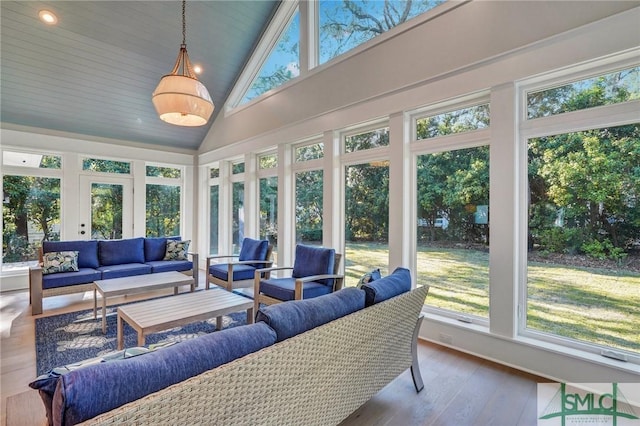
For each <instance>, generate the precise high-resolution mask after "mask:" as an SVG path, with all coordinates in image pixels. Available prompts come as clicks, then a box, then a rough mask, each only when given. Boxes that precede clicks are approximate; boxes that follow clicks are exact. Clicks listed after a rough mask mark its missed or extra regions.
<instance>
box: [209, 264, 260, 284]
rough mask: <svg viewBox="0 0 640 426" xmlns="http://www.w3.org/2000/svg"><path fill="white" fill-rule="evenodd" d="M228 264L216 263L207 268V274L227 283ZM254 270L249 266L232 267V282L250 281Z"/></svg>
mask: <svg viewBox="0 0 640 426" xmlns="http://www.w3.org/2000/svg"><path fill="white" fill-rule="evenodd" d="M228 265H229V264H228V263H216V264H214V265H211V266H210V267H209V274H211V275H213V276H214V277H216V278H218V279H220V280H223V281H227V279H228V278H229V277H228V275H229V266H228ZM255 270H256V268H254V267H253V266H251V265H233V278H232V281H242V280H252V279H253V277H254V271H255Z"/></svg>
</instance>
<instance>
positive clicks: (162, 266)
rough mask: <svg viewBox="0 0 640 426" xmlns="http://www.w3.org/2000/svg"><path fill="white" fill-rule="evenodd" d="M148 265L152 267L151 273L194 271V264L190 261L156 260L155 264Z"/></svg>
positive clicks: (148, 263)
mask: <svg viewBox="0 0 640 426" xmlns="http://www.w3.org/2000/svg"><path fill="white" fill-rule="evenodd" d="M146 264H147V265H149V266H151V272H152V273H156V272H170V271H178V272H181V271H189V270H191V269H193V262H189V261H188V260H156V261H154V262H147V263H146Z"/></svg>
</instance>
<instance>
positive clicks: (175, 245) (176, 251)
mask: <svg viewBox="0 0 640 426" xmlns="http://www.w3.org/2000/svg"><path fill="white" fill-rule="evenodd" d="M190 243H191V240H187V241H175V240H167V250H166V251H165V254H164V259H163V260H188V259H187V251H188V250H189V244H190Z"/></svg>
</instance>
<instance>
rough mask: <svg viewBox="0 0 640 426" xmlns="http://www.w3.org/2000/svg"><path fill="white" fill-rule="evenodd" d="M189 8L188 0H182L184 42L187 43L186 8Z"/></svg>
mask: <svg viewBox="0 0 640 426" xmlns="http://www.w3.org/2000/svg"><path fill="white" fill-rule="evenodd" d="M186 8H187V0H182V44H183V45H184V46H186V45H187V19H186V13H185V10H186Z"/></svg>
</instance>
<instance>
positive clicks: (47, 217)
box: [2, 175, 60, 264]
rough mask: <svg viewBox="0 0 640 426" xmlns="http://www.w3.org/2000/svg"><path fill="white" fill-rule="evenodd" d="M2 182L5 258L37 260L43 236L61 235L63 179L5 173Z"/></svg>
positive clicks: (53, 238) (46, 237)
mask: <svg viewBox="0 0 640 426" xmlns="http://www.w3.org/2000/svg"><path fill="white" fill-rule="evenodd" d="M2 184H3V200H2V218H3V222H2V262H3V263H4V264H7V263H14V262H26V261H31V260H37V259H38V247H40V246H41V245H42V241H43V240H47V241H57V240H59V239H60V179H56V178H44V177H34V176H10V175H5V176H4V177H3V179H2Z"/></svg>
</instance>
